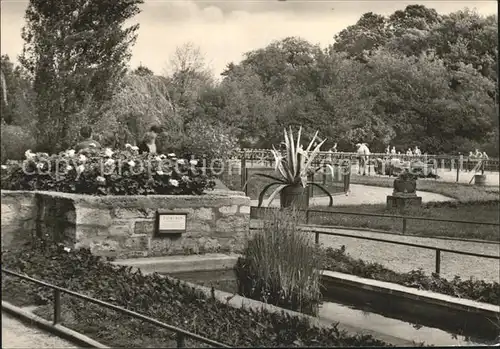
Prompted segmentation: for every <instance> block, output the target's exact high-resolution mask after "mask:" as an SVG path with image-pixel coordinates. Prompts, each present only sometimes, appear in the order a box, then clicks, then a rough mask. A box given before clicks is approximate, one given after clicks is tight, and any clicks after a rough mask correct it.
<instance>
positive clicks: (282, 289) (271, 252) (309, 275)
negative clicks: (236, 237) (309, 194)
mask: <svg viewBox="0 0 500 349" xmlns="http://www.w3.org/2000/svg"><path fill="white" fill-rule="evenodd" d="M266 215H267V216H268V217H266V219H265V221H264V227H263V228H262V229H261V230H260V231H259V232H257V233H256V234H255V236H254V237H253V238H252V239H250V240H249V241H248V245H247V247H246V249H245V250H244V252H243V258H241V259H240V260H239V262H238V266H237V274H238V287H239V293H240V294H242V295H244V296H246V297H250V298H254V299H258V300H261V301H263V302H266V303H270V304H274V305H277V306H280V307H284V308H288V309H291V310H295V311H300V312H304V313H309V314H316V312H317V307H318V305H319V303H320V298H321V292H320V269H321V265H320V259H319V258H318V255H319V253H317V252H318V250H317V247H316V246H315V245H314V242H313V241H311V239H310V237H308V236H307V234H305V233H304V232H301V231H299V230H298V223H299V219H300V218H299V213H298V211H294V210H290V209H287V210H270V211H268V213H267V214H266Z"/></svg>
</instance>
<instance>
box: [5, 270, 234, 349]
mask: <svg viewBox="0 0 500 349" xmlns="http://www.w3.org/2000/svg"><path fill="white" fill-rule="evenodd" d="M2 273H5V274H7V275H10V276H13V277H16V278H19V279H21V280H25V281H29V282H33V283H35V284H37V285H40V286H44V287H47V288H50V289H52V290H53V291H54V310H53V311H54V316H53V321H52V322H53V325H54V326H55V325H57V324H60V323H61V320H62V319H61V311H62V309H61V308H62V304H61V294H68V295H70V296H72V297H75V298H78V299H81V300H84V301H86V302H89V303H93V304H97V305H99V306H101V307H103V308H108V309H112V310H114V311H116V312H119V313H122V314H126V315H129V316H130V317H132V318H135V319H139V320H142V321H144V322H148V323H150V324H153V325H155V326H158V327H161V328H163V329H166V330H169V331H172V332H174V333H175V334H176V342H177V348H185V339H186V338H188V339H192V340H195V341H198V342H201V343H204V344H208V345H211V346H212V347H216V348H230V346H228V345H226V344H223V343H219V342H217V341H214V340H211V339H208V338H205V337H202V336H199V335H197V334H195V333H192V332H189V331H185V330H183V329H181V328H178V327H175V326H172V325H168V324H166V323H163V322H161V321H158V320H156V319H153V318H151V317H149V316H146V315H142V314H139V313H137V312H135V311H132V310H128V309H125V308H122V307H119V306H117V305H114V304H111V303H108V302H104V301H101V300H98V299H95V298H92V297H89V296H85V295H83V294H80V293H77V292H74V291H71V290H68V289H66V288H62V287H59V286H56V285H52V284H49V283H47V282H45V281H41V280H37V279H34V278H32V277H30V276H28V275H23V274H19V273H16V272H13V271H11V270H8V269H4V268H2Z"/></svg>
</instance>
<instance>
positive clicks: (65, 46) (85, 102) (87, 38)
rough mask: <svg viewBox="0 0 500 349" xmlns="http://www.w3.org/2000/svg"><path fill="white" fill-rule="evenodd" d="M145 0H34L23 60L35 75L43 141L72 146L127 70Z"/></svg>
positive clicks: (44, 144)
mask: <svg viewBox="0 0 500 349" xmlns="http://www.w3.org/2000/svg"><path fill="white" fill-rule="evenodd" d="M142 3H143V0H30V2H29V4H28V8H27V9H26V15H25V18H26V25H25V27H24V28H23V31H22V37H23V39H24V41H25V43H24V48H23V52H22V54H21V56H20V57H19V60H20V62H21V64H22V65H23V67H24V68H26V70H27V71H28V72H29V74H30V76H31V78H32V79H33V87H34V90H35V92H36V109H37V115H38V130H39V133H38V141H39V144H40V145H41V146H42V147H43V148H45V149H47V150H50V151H54V150H57V149H61V148H66V147H68V146H69V145H70V144H71V143H72V142H73V139H74V132H75V131H76V129H77V127H78V124H79V123H81V122H85V120H87V121H90V122H92V121H95V120H96V118H97V116H98V115H99V113H98V111H99V110H100V109H101V107H102V106H103V105H104V104H105V103H106V102H107V101H109V100H110V99H111V97H112V96H113V93H114V89H115V87H116V86H117V85H118V84H119V82H120V79H121V78H122V77H123V76H124V74H125V73H126V68H127V64H128V61H129V58H130V47H131V45H133V43H134V42H135V39H136V37H137V34H136V32H137V29H138V27H139V25H138V24H136V25H133V26H130V27H125V26H124V23H125V22H126V21H127V20H129V19H131V18H132V17H133V16H135V15H136V14H138V13H139V12H140V9H139V6H138V5H140V4H142Z"/></svg>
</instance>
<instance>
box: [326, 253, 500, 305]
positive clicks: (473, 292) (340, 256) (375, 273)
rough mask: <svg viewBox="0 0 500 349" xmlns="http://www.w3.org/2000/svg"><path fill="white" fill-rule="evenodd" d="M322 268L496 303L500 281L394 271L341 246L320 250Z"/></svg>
mask: <svg viewBox="0 0 500 349" xmlns="http://www.w3.org/2000/svg"><path fill="white" fill-rule="evenodd" d="M323 269H325V270H332V271H337V272H340V273H346V274H352V275H356V276H360V277H364V278H368V279H374V280H380V281H386V282H392V283H396V284H400V285H403V286H407V287H412V288H418V289H420V290H427V291H433V292H437V293H442V294H447V295H450V296H453V297H459V298H467V299H472V300H475V301H478V302H483V303H489V304H495V305H500V284H498V282H486V281H484V280H474V279H469V280H462V279H461V278H460V277H459V276H455V278H454V279H453V280H447V279H445V278H442V277H439V276H438V275H435V274H432V275H426V274H425V273H424V272H423V271H422V270H412V271H410V272H408V273H398V272H395V271H393V270H390V269H387V268H385V267H384V266H383V265H381V264H378V263H369V262H365V261H363V260H361V259H355V258H353V257H351V256H349V255H348V254H347V253H345V247H341V248H339V249H332V248H327V249H326V250H325V251H324V261H323Z"/></svg>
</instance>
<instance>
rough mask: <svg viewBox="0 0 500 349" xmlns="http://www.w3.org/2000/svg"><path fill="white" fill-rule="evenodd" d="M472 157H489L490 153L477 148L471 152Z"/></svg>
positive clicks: (470, 156)
mask: <svg viewBox="0 0 500 349" xmlns="http://www.w3.org/2000/svg"><path fill="white" fill-rule="evenodd" d="M469 158H470V159H488V158H489V157H488V154H486V152H485V151H484V152H480V151H479V149H476V151H475V152H469Z"/></svg>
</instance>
